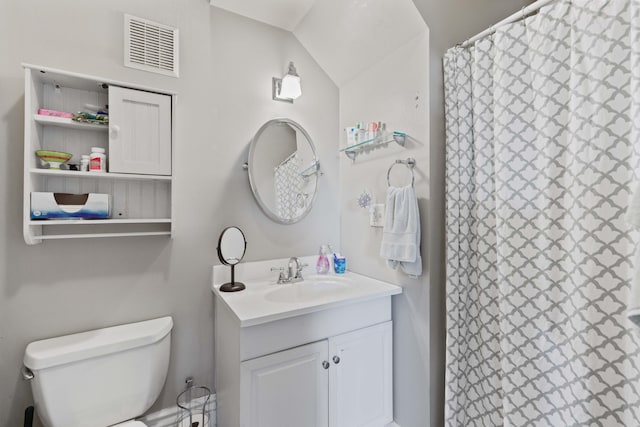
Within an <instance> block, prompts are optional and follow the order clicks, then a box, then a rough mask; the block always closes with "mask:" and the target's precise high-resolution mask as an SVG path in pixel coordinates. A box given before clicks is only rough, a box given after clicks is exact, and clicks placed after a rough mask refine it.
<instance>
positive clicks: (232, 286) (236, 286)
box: [220, 264, 245, 292]
mask: <svg viewBox="0 0 640 427" xmlns="http://www.w3.org/2000/svg"><path fill="white" fill-rule="evenodd" d="M229 267H231V281H230V282H227V283H225V284H224V285H222V286H220V291H221V292H238V291H241V290H243V289H244V288H245V286H244V283H240V282H236V265H235V264H230V265H229Z"/></svg>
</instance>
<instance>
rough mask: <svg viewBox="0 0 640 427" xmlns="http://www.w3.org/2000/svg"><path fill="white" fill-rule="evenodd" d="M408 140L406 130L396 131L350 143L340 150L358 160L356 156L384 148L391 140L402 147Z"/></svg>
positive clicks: (353, 159) (350, 157)
mask: <svg viewBox="0 0 640 427" xmlns="http://www.w3.org/2000/svg"><path fill="white" fill-rule="evenodd" d="M406 141H407V134H406V133H404V132H398V131H395V132H393V133H390V134H389V133H385V134H383V135H379V136H377V137H375V138H371V139H367V140H365V141H361V142H358V143H356V144H351V145H348V146H346V147H344V148H342V149H341V150H340V152H341V153H344V154H345V155H346V156H347V157H348V158H349V159H351V160H352V161H354V162H355V161H356V157H358V155H359V154H362V153H368V152H370V151H373V150H375V149H378V148H384V147H387V146H388V145H389V143H391V142H395V143H396V144H398V145H399V146H401V147H404V146H405V144H406Z"/></svg>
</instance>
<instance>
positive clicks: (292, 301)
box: [212, 257, 402, 327]
mask: <svg viewBox="0 0 640 427" xmlns="http://www.w3.org/2000/svg"><path fill="white" fill-rule="evenodd" d="M315 258H316V257H304V258H303V257H301V258H300V259H301V260H302V261H303V262H306V263H308V264H309V265H310V266H315ZM287 260H288V259H279V260H270V261H258V262H248V263H241V264H238V266H236V274H235V276H236V277H235V278H236V281H239V282H242V283H244V284H245V286H246V289H244V290H243V291H240V292H220V290H219V288H220V286H221V285H222V284H223V283H225V282H228V281H229V280H230V279H229V278H230V273H229V271H230V270H229V269H230V267H228V266H224V265H217V266H214V268H213V284H212V291H213V293H214V294H215V296H216V298H219V299H220V300H221V301H223V302H224V303H225V305H226V306H227V307H228V308H229V309H230V310H231V312H232V313H233V314H234V315H235V317H236V318H237V319H238V322H239V323H240V326H241V327H247V326H255V325H259V324H262V323H267V322H272V321H274V320H280V319H286V318H289V317H293V316H299V315H302V314H308V313H313V312H316V311H320V310H326V309H330V308H334V307H339V306H343V305H347V304H353V303H356V302H361V301H365V300H369V299H374V298H381V297H386V296H391V295H397V294H400V293H402V288H401V287H399V286H396V285H392V284H390V283H386V282H383V281H380V280H377V279H372V278H370V277H366V276H363V275H360V274H357V273H353V272H350V271H347V272H346V273H345V274H334V273H330V274H326V275H316V274H313V273H312V272H313V270H314V268H307V269H305V270H304V271H303V276H305V277H306V276H308V277H309V279H307V280H305V281H303V282H298V283H290V284H280V285H279V284H276V281H277V277H278V274H277V273H273V272H270V271H269V268H270V267H281V266H285V265H286V263H287ZM305 272H306V275H305V274H304V273H305ZM313 280H320V281H321V283H318V284H310V283H311V282H312V281H313Z"/></svg>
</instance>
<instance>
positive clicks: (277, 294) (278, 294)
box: [265, 274, 351, 302]
mask: <svg viewBox="0 0 640 427" xmlns="http://www.w3.org/2000/svg"><path fill="white" fill-rule="evenodd" d="M350 283H351V279H349V278H346V277H341V276H333V275H328V276H324V275H319V274H318V275H314V276H309V277H305V279H304V281H302V282H298V283H291V284H286V285H273V287H274V289H273V290H271V291H269V292H268V293H267V294H266V295H265V299H266V300H267V301H272V302H303V301H309V300H316V299H320V298H323V297H327V296H333V295H336V294H341V293H343V292H347V291H348V290H349V284H350Z"/></svg>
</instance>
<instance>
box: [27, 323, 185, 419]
mask: <svg viewBox="0 0 640 427" xmlns="http://www.w3.org/2000/svg"><path fill="white" fill-rule="evenodd" d="M172 327H173V321H172V319H171V317H163V318H159V319H153V320H147V321H144V322H138V323H131V324H127V325H120V326H114V327H111V328H104V329H96V330H93V331H87V332H82V333H79V334H73V335H66V336H62V337H57V338H50V339H46V340H42V341H36V342H32V343H31V344H29V345H28V346H27V349H26V351H25V355H24V365H25V366H26V367H27V368H29V369H30V370H31V371H32V372H33V379H32V380H31V390H32V392H33V398H34V401H35V406H36V411H37V413H38V416H39V417H40V419H41V420H42V421H43V423H44V424H45V426H46V427H105V426H109V425H112V424H116V423H120V422H123V421H126V420H129V419H132V418H135V417H137V416H140V415H142V414H143V413H144V412H146V411H147V410H148V409H149V408H150V407H151V405H153V403H154V402H155V401H156V399H157V398H158V395H159V394H160V391H161V390H162V387H163V385H164V382H165V379H166V378H167V370H168V367H169V349H170V344H171V328H172Z"/></svg>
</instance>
